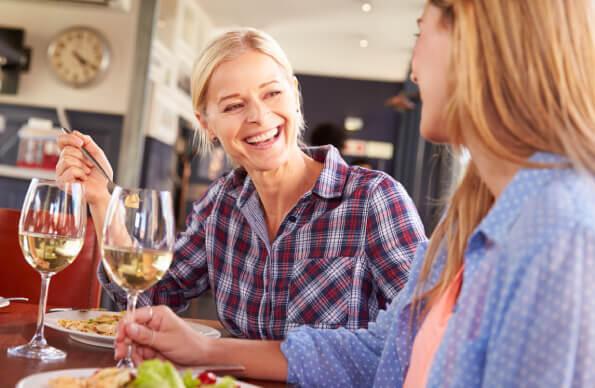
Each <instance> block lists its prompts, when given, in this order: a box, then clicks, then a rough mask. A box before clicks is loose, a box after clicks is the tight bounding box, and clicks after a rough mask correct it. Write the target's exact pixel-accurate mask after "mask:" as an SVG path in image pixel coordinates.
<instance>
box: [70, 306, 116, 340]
mask: <svg viewBox="0 0 595 388" xmlns="http://www.w3.org/2000/svg"><path fill="white" fill-rule="evenodd" d="M123 315H124V313H123V312H122V313H119V314H101V315H99V316H98V317H96V318H90V319H59V320H58V325H60V326H62V327H64V328H66V329H71V330H76V331H80V332H83V333H93V334H99V335H104V336H107V337H114V336H115V335H116V328H117V327H118V322H119V321H120V318H122V316H123Z"/></svg>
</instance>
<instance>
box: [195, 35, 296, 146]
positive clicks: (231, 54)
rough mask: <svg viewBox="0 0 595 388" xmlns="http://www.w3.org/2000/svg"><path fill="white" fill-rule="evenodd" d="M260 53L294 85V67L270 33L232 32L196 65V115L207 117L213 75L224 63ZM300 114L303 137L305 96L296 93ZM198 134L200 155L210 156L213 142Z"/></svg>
mask: <svg viewBox="0 0 595 388" xmlns="http://www.w3.org/2000/svg"><path fill="white" fill-rule="evenodd" d="M250 50H253V51H258V52H260V53H262V54H265V55H268V56H269V57H271V58H273V60H275V62H277V63H278V64H279V66H280V67H281V68H282V69H283V70H284V72H285V75H286V76H287V78H288V80H289V81H290V83H291V84H293V79H294V77H295V75H294V72H293V68H292V66H291V63H290V62H289V59H288V58H287V55H285V52H284V51H283V49H282V48H281V46H279V44H278V43H277V42H276V41H275V39H273V38H272V37H271V36H270V35H269V34H267V33H265V32H263V31H260V30H256V29H254V28H237V29H233V30H229V31H227V32H225V33H223V34H221V35H219V36H217V37H215V38H214V39H213V40H212V41H211V42H210V43H209V44H208V45H207V46H206V47H205V48H204V50H203V51H202V53H201V54H200V56H199V58H198V59H197V60H196V63H195V64H194V68H193V70H192V78H191V81H190V83H191V94H192V106H193V108H194V111H195V112H199V113H201V114H202V115H205V113H206V111H205V108H206V98H207V91H208V87H209V81H210V80H211V76H212V75H213V72H214V71H215V69H216V68H217V66H218V65H219V64H221V63H222V62H226V61H230V60H233V59H235V58H237V57H239V56H240V55H242V54H244V53H246V52H247V51H250ZM296 93H297V95H296V99H297V104H298V112H297V117H296V120H295V122H296V126H297V129H298V131H297V132H298V137H299V138H301V136H302V133H303V129H304V117H303V114H302V109H301V98H302V97H301V93H300V90H299V87H298V89H297V90H296ZM196 135H197V136H198V139H199V143H200V145H199V153H208V152H209V151H210V148H211V145H212V144H211V141H210V139H209V138H208V135H207V133H206V131H204V130H201V129H198V130H197V132H196Z"/></svg>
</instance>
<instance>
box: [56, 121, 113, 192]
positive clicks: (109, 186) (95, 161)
mask: <svg viewBox="0 0 595 388" xmlns="http://www.w3.org/2000/svg"><path fill="white" fill-rule="evenodd" d="M60 129H61V130H62V131H63V132H64V133H68V134H71V133H72V129H69V128H66V127H60ZM81 151H82V153H83V155H85V157H86V158H87V159H89V160H90V161H91V163H93V164H94V165H95V167H97V168H98V169H99V172H101V174H102V175H103V176H104V177H105V178H106V179H107V189H108V191H109V192H110V193H111V192H112V191H114V187H115V186H116V184H115V183H114V181H112V178H110V177H109V175H108V174H107V172H106V171H105V170H104V169H103V167H101V165H100V164H99V162H98V161H97V159H95V158H94V157H93V155H91V154H90V153H89V151H87V150H86V149H85V147H81Z"/></svg>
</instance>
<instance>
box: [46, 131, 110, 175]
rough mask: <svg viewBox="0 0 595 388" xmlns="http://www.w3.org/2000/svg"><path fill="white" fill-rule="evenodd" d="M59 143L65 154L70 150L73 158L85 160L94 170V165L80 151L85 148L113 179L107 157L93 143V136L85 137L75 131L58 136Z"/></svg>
mask: <svg viewBox="0 0 595 388" xmlns="http://www.w3.org/2000/svg"><path fill="white" fill-rule="evenodd" d="M57 141H58V147H59V148H60V150H62V152H64V151H65V150H68V153H69V154H70V155H71V156H73V157H77V158H80V159H82V160H84V161H85V163H86V164H88V165H89V167H91V168H92V167H93V163H92V162H90V161H88V160H87V158H86V157H85V156H84V155H83V154H82V152H81V151H80V149H81V148H83V147H84V148H85V150H86V151H87V152H88V153H89V154H91V155H92V156H93V157H94V158H95V160H97V161H98V162H99V163H100V164H101V166H102V167H103V169H104V170H106V172H107V173H108V174H109V175H110V177H112V175H113V171H112V168H111V166H110V164H109V162H108V160H107V157H106V156H105V153H104V152H103V150H102V149H101V148H100V147H99V146H98V145H97V143H95V142H94V141H93V139H92V138H91V136H88V135H83V134H82V133H80V132H78V131H74V132H73V133H71V134H60V135H58V139H57ZM74 150H77V151H78V153H76V152H75V151H74ZM79 154H80V155H79ZM79 156H80V157H79ZM112 179H113V177H112Z"/></svg>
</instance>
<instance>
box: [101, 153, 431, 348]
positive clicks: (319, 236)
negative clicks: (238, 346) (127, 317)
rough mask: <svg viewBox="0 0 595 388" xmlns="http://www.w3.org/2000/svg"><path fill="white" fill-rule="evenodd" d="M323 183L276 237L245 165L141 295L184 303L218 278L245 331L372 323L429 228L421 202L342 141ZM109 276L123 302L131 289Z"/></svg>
mask: <svg viewBox="0 0 595 388" xmlns="http://www.w3.org/2000/svg"><path fill="white" fill-rule="evenodd" d="M307 152H309V153H310V155H311V156H312V157H313V158H314V159H315V160H318V161H320V162H321V163H324V167H323V169H322V172H321V174H320V177H319V178H318V180H317V182H316V184H315V185H314V187H313V189H312V190H310V191H309V192H307V193H306V194H305V195H304V196H303V197H302V198H301V199H300V200H299V201H298V203H297V204H296V205H295V207H294V208H293V209H292V210H291V211H290V213H289V214H288V215H287V216H286V218H285V220H284V221H283V223H282V224H281V226H280V228H279V231H278V233H277V237H276V238H275V240H274V241H269V237H268V232H267V226H266V222H265V215H264V212H263V209H262V206H261V204H260V199H259V197H258V193H257V192H256V190H255V187H254V184H253V183H252V180H251V179H250V177H249V176H248V175H247V174H246V173H245V171H243V170H242V169H237V170H234V171H232V172H231V173H229V174H228V175H226V176H224V177H222V178H220V179H219V180H217V181H216V182H214V183H213V184H212V185H211V187H210V188H209V190H208V191H207V193H206V194H205V195H204V197H203V198H202V199H200V200H199V201H197V202H196V203H195V204H194V209H193V211H192V213H191V214H190V215H189V217H188V220H187V229H186V230H185V231H184V232H183V233H181V234H180V235H179V236H178V239H177V242H176V246H175V254H174V261H173V263H172V265H171V268H170V270H169V271H168V273H167V274H166V276H165V277H164V278H163V279H162V280H161V281H159V283H157V284H156V285H155V286H154V287H152V288H151V289H150V290H148V291H147V292H145V293H143V294H141V295H140V297H139V305H147V304H166V305H169V306H171V307H172V308H174V309H177V310H181V309H183V308H186V307H187V306H188V300H189V299H191V298H194V297H197V296H198V295H200V294H201V293H203V292H204V291H205V290H207V289H208V288H209V287H210V288H211V289H212V291H213V295H214V298H215V302H216V306H217V312H218V315H219V319H220V320H221V322H222V323H223V325H224V326H225V327H226V329H227V330H229V332H230V333H231V334H233V335H235V336H237V337H245V338H262V339H265V338H266V339H282V338H284V337H285V334H286V333H287V331H288V330H289V329H290V328H293V327H297V326H301V325H304V324H307V325H310V326H312V327H317V328H336V327H345V328H347V329H352V330H354V329H358V328H362V327H367V325H368V322H370V321H373V320H374V319H375V318H376V315H377V314H378V310H379V309H381V308H383V307H384V306H385V305H386V304H387V302H390V301H391V300H392V299H393V298H394V297H395V296H396V295H397V294H398V293H399V291H400V290H401V288H402V287H403V285H404V284H405V282H406V281H407V275H408V272H409V267H410V264H411V260H412V258H413V256H414V253H415V249H416V246H417V245H418V243H420V242H422V241H425V239H426V237H425V234H424V229H423V226H422V223H421V221H420V219H419V216H418V214H417V211H416V209H415V206H414V205H413V202H412V201H411V199H410V197H409V196H408V195H407V193H406V192H405V190H404V189H403V187H402V186H401V185H400V184H399V183H397V182H396V181H395V180H394V179H393V178H391V177H390V176H388V175H387V174H385V173H383V172H379V171H373V170H368V169H364V168H359V167H350V166H348V165H347V164H346V163H345V161H344V160H343V159H342V158H341V157H340V155H339V153H338V151H337V150H336V149H335V148H332V147H320V148H310V149H307ZM99 278H100V280H101V282H102V283H103V284H104V287H105V289H106V290H107V291H108V292H110V293H111V294H112V295H113V296H115V299H116V301H117V302H118V304H120V306H124V305H125V303H126V298H125V294H124V293H123V291H122V290H121V289H119V288H118V287H117V286H116V285H115V284H113V283H110V281H109V279H108V278H107V277H106V274H105V272H104V270H103V269H102V268H100V270H99Z"/></svg>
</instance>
